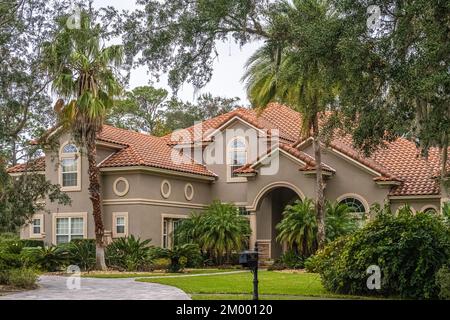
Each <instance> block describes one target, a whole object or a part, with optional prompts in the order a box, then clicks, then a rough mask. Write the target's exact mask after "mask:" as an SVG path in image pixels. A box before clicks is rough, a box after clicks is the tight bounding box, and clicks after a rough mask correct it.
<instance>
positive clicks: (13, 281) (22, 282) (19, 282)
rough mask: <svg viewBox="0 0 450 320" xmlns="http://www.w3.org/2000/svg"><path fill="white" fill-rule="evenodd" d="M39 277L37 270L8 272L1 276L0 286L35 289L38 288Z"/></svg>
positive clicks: (23, 269) (13, 270) (21, 269)
mask: <svg viewBox="0 0 450 320" xmlns="http://www.w3.org/2000/svg"><path fill="white" fill-rule="evenodd" d="M37 278H38V275H37V273H36V271H35V270H33V269H30V268H20V269H11V270H8V271H7V272H6V273H5V274H4V275H3V276H0V284H1V283H2V281H4V284H7V285H10V286H14V287H16V288H22V289H33V288H35V287H36V281H37Z"/></svg>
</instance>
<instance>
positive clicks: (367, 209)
mask: <svg viewBox="0 0 450 320" xmlns="http://www.w3.org/2000/svg"><path fill="white" fill-rule="evenodd" d="M347 198H355V199H358V200H359V201H361V203H362V204H363V206H364V210H365V213H369V211H370V205H369V203H368V202H367V200H366V199H364V197H362V196H360V195H359V194H356V193H345V194H343V195H341V196H339V197H338V198H337V199H336V202H337V203H339V202H341V201H342V200H344V199H347Z"/></svg>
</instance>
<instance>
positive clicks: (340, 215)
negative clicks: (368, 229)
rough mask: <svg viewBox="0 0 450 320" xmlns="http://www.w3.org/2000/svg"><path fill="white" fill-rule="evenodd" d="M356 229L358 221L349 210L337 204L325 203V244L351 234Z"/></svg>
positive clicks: (345, 206) (342, 204)
mask: <svg viewBox="0 0 450 320" xmlns="http://www.w3.org/2000/svg"><path fill="white" fill-rule="evenodd" d="M356 229H358V221H357V219H356V218H355V216H354V215H353V213H352V211H351V208H350V207H349V206H348V205H346V204H344V203H339V202H329V201H327V202H326V215H325V235H326V239H327V242H331V241H334V240H336V239H337V238H339V237H342V236H345V235H347V234H351V233H353V232H355V231H356Z"/></svg>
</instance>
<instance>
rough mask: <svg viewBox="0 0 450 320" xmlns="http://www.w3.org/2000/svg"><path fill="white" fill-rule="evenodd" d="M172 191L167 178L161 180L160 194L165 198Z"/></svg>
mask: <svg viewBox="0 0 450 320" xmlns="http://www.w3.org/2000/svg"><path fill="white" fill-rule="evenodd" d="M171 192H172V186H171V185H170V182H169V180H163V181H162V182H161V195H162V196H163V198H165V199H167V198H168V197H169V196H170V193H171Z"/></svg>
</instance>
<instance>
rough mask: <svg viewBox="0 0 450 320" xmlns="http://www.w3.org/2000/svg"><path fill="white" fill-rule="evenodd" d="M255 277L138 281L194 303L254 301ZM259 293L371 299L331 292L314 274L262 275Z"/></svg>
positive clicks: (277, 296)
mask: <svg viewBox="0 0 450 320" xmlns="http://www.w3.org/2000/svg"><path fill="white" fill-rule="evenodd" d="M252 279H253V275H252V274H251V273H250V272H245V273H237V274H224V275H207V276H195V277H180V278H166V279H164V278H159V279H157V278H155V279H151V278H140V279H136V281H142V282H154V283H160V284H166V285H170V286H174V287H178V288H180V289H181V290H183V291H184V292H186V293H188V294H190V295H191V296H192V298H193V299H197V300H207V299H239V300H241V299H251V293H252V288H253V286H252ZM259 293H260V295H261V298H263V299H264V298H267V299H272V300H274V299H308V298H313V297H315V298H347V299H349V298H350V299H352V298H353V299H367V297H357V296H343V295H336V294H331V293H329V292H327V291H326V290H325V289H324V287H323V286H322V283H321V281H320V277H319V275H318V274H314V273H284V272H276V271H260V272H259Z"/></svg>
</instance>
